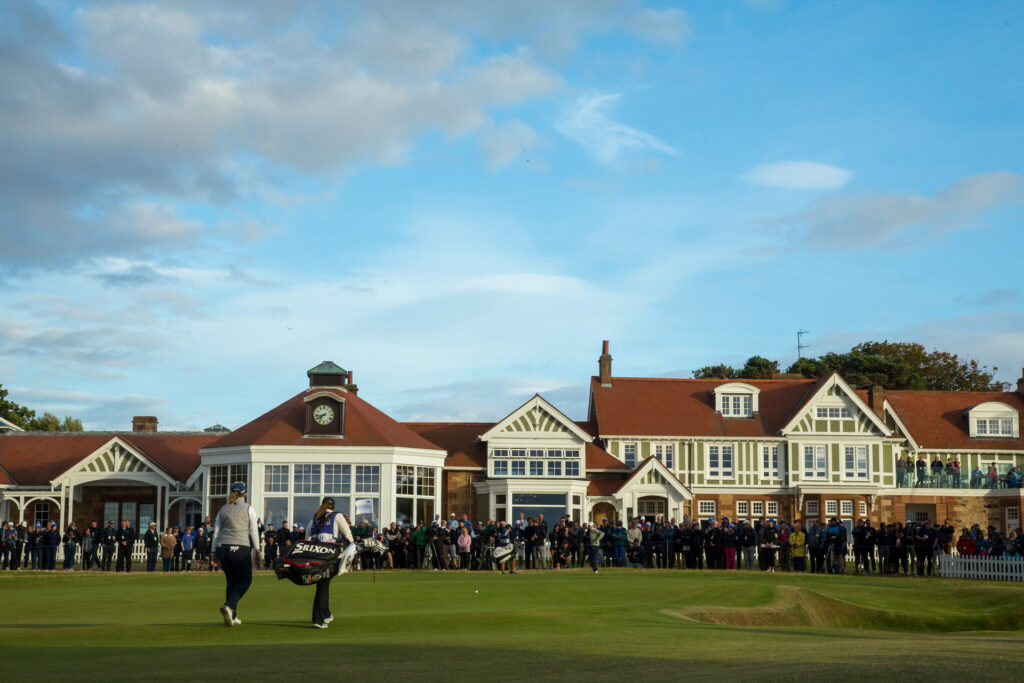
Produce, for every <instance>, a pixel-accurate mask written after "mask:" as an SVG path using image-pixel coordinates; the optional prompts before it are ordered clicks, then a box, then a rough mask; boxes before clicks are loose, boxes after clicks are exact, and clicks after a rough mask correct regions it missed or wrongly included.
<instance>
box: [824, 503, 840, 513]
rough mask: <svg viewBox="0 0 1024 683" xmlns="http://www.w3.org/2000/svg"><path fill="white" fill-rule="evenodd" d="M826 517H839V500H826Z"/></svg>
mask: <svg viewBox="0 0 1024 683" xmlns="http://www.w3.org/2000/svg"><path fill="white" fill-rule="evenodd" d="M825 516H826V517H838V516H839V501H838V500H826V501H825Z"/></svg>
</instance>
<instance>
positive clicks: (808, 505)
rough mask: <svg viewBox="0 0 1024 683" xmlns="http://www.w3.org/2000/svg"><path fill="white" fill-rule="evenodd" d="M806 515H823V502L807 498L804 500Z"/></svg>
mask: <svg viewBox="0 0 1024 683" xmlns="http://www.w3.org/2000/svg"><path fill="white" fill-rule="evenodd" d="M804 516H805V517H820V516H821V502H820V501H817V500H806V501H804Z"/></svg>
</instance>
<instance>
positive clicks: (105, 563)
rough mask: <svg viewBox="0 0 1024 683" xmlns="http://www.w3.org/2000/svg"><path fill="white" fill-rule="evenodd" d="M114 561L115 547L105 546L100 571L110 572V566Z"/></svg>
mask: <svg viewBox="0 0 1024 683" xmlns="http://www.w3.org/2000/svg"><path fill="white" fill-rule="evenodd" d="M113 561H114V546H112V545H105V546H103V559H102V560H101V561H100V569H101V570H103V571H105V572H109V571H110V564H111V563H112V562H113Z"/></svg>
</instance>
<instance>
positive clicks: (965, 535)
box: [956, 527, 978, 557]
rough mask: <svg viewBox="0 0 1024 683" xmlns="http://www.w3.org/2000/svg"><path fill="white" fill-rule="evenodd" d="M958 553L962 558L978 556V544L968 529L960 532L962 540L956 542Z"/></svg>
mask: <svg viewBox="0 0 1024 683" xmlns="http://www.w3.org/2000/svg"><path fill="white" fill-rule="evenodd" d="M956 552H957V554H959V555H960V556H962V557H972V556H974V555H977V554H978V544H977V543H975V542H974V538H973V537H972V536H971V532H969V531H968V530H967V527H964V528H963V529H961V530H960V538H958V539H957V542H956Z"/></svg>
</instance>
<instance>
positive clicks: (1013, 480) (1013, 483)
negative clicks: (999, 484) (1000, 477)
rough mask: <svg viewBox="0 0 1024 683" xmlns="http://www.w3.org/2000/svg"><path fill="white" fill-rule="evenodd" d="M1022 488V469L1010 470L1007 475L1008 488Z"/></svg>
mask: <svg viewBox="0 0 1024 683" xmlns="http://www.w3.org/2000/svg"><path fill="white" fill-rule="evenodd" d="M1020 486H1021V476H1020V468H1019V467H1014V468H1013V469H1012V470H1010V472H1009V474H1007V475H1006V487H1007V488H1010V489H1018V488H1020Z"/></svg>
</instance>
